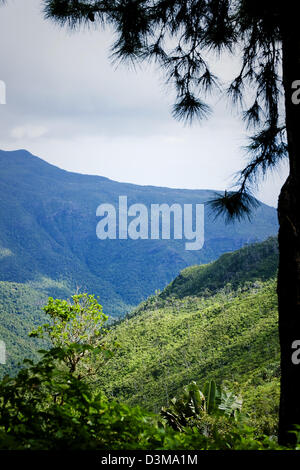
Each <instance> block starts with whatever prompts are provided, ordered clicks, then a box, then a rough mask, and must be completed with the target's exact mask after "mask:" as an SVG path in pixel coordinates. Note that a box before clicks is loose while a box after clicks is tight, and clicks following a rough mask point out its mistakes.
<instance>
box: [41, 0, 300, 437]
mask: <svg viewBox="0 0 300 470" xmlns="http://www.w3.org/2000/svg"><path fill="white" fill-rule="evenodd" d="M44 1H45V12H46V17H47V18H51V19H54V20H55V21H57V22H58V23H60V24H61V25H64V24H67V25H69V26H70V27H78V26H79V25H81V24H85V23H89V22H95V23H99V25H103V24H105V23H108V24H110V25H112V26H113V27H114V28H115V30H116V32H117V40H116V42H115V44H114V46H113V56H114V58H115V59H120V60H125V59H126V60H132V61H135V60H155V61H156V62H157V63H158V64H159V65H160V66H161V67H162V69H163V70H164V71H165V72H166V77H167V81H168V83H169V84H170V86H174V87H175V90H176V93H177V101H176V103H175V104H174V107H173V115H174V117H175V118H178V119H180V120H187V121H192V120H194V119H196V118H199V119H203V118H205V117H207V116H208V114H209V112H210V108H209V106H208V105H207V104H206V103H205V102H204V101H203V99H202V96H204V95H205V94H206V93H208V92H210V91H212V90H213V89H214V88H217V87H219V86H220V83H219V80H218V78H217V77H216V76H214V75H213V73H212V72H211V70H210V65H209V63H208V61H207V60H205V57H204V55H205V53H206V52H207V51H216V52H217V53H219V54H222V53H223V52H229V53H232V54H234V53H235V52H236V51H239V52H241V54H242V61H241V69H240V72H239V74H238V76H237V77H236V78H235V79H234V80H233V81H232V83H231V84H230V86H229V88H228V89H227V93H228V95H229V96H230V97H231V98H232V100H233V103H234V104H235V105H239V106H240V107H241V108H240V109H241V117H242V119H243V120H244V121H245V123H246V126H247V127H248V128H253V135H252V136H251V137H250V138H249V139H250V140H249V146H248V152H249V163H248V164H247V166H246V167H245V168H244V169H243V170H242V171H241V172H240V175H239V177H238V179H237V181H236V182H235V185H234V186H233V189H232V190H230V191H226V192H225V194H224V195H220V194H219V195H218V197H216V199H215V200H214V201H211V205H212V207H213V208H214V209H215V210H216V211H217V213H218V214H223V215H225V216H226V217H227V218H228V219H234V218H238V219H240V218H242V217H244V216H245V215H246V216H250V213H251V210H252V209H253V208H254V207H255V206H256V205H257V204H258V201H257V200H256V199H255V197H254V196H253V190H254V189H255V185H256V184H258V182H259V177H260V176H261V175H264V174H265V173H266V172H267V170H268V169H270V168H274V167H276V166H277V165H278V163H279V162H280V161H281V160H282V159H284V158H288V159H289V167H290V173H289V176H288V178H287V181H286V182H285V184H284V186H283V187H282V190H281V194H280V197H279V203H278V218H279V225H280V229H279V250H280V261H279V274H278V298H279V334H280V344H281V370H282V377H281V404H280V423H279V428H280V433H279V440H280V442H281V443H284V444H286V443H292V442H293V440H294V437H293V434H290V433H289V431H290V430H291V429H292V428H293V425H294V424H296V423H298V424H299V423H300V400H299V399H298V390H299V385H300V374H299V367H300V365H297V363H295V364H294V363H293V362H292V360H291V356H292V353H293V349H292V347H293V346H295V345H297V343H295V340H297V338H298V337H299V336H298V335H299V334H300V211H299V199H300V134H299V130H298V123H299V116H300V106H299V104H300V92H299V87H300V40H299V33H298V18H297V15H295V11H294V8H295V7H296V2H283V1H282V0H187V1H184V2H182V1H178V0H172V1H171V0H151V1H150V0H125V1H117V0H103V1H96V0H44ZM170 39H171V40H170ZM174 44H175V46H174V47H171V45H174ZM249 90H250V91H249ZM296 362H298V361H296Z"/></svg>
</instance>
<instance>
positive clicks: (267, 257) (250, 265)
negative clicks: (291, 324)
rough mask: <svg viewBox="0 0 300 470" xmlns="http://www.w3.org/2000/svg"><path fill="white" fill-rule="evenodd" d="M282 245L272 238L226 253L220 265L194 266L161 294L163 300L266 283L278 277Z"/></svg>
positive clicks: (181, 274) (215, 263) (184, 271)
mask: <svg viewBox="0 0 300 470" xmlns="http://www.w3.org/2000/svg"><path fill="white" fill-rule="evenodd" d="M277 268H278V242H277V238H276V237H270V238H268V240H266V241H264V242H262V243H256V244H252V245H250V246H245V247H244V248H242V249H240V250H238V251H235V252H232V253H225V254H224V255H222V256H221V257H220V258H219V259H217V260H216V261H214V262H212V263H209V264H203V265H201V266H190V267H188V268H186V269H184V270H183V271H181V273H180V274H179V276H177V277H176V278H175V279H174V281H172V282H171V283H170V284H169V285H168V286H167V287H166V288H165V289H164V290H163V292H162V293H161V295H160V297H161V298H166V297H169V296H175V297H178V298H183V297H186V296H189V295H197V296H199V295H203V294H208V293H211V294H212V293H215V292H217V291H218V290H219V289H221V288H223V287H225V286H226V285H227V284H229V283H230V285H231V287H232V288H233V289H236V288H237V287H239V286H241V285H243V284H244V283H245V282H247V281H256V280H260V281H265V280H267V279H270V278H272V277H275V276H276V274H277Z"/></svg>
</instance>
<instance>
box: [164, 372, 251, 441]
mask: <svg viewBox="0 0 300 470" xmlns="http://www.w3.org/2000/svg"><path fill="white" fill-rule="evenodd" d="M203 390H204V393H203V392H201V390H200V389H199V387H198V386H197V384H196V382H194V381H193V382H191V383H190V384H189V385H187V386H185V387H184V388H183V393H182V394H181V396H180V397H179V398H178V399H177V398H175V397H174V398H172V399H171V400H170V405H169V406H168V407H167V408H165V407H162V409H161V415H162V417H163V418H164V419H165V420H166V421H167V423H168V424H169V425H170V426H171V427H172V428H173V429H175V430H176V431H181V432H182V431H184V430H185V428H186V427H190V428H193V427H196V428H197V429H199V430H200V431H201V432H203V430H205V435H208V427H207V424H208V421H209V420H207V417H208V415H213V416H215V417H219V416H222V415H224V416H227V417H228V418H231V417H233V418H234V419H237V417H238V412H239V411H241V408H242V399H241V397H238V396H236V395H234V394H233V392H231V391H229V390H227V389H226V388H220V387H219V388H217V386H216V382H215V381H214V380H210V381H209V382H207V383H206V384H205V386H204V389H203Z"/></svg>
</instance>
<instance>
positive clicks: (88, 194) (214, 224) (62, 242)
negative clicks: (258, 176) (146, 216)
mask: <svg viewBox="0 0 300 470" xmlns="http://www.w3.org/2000/svg"><path fill="white" fill-rule="evenodd" d="M124 194H126V195H127V197H128V205H131V204H133V203H143V204H145V205H146V206H147V207H150V204H153V203H157V204H163V203H167V204H169V205H171V204H173V203H174V201H176V202H177V203H179V204H194V205H195V204H196V203H197V204H199V203H205V202H206V201H208V200H209V199H211V197H212V195H213V191H206V190H199V191H190V190H183V189H182V190H181V189H168V188H154V187H147V186H137V185H133V184H126V183H117V182H114V181H111V180H109V179H107V178H104V177H100V176H88V175H80V174H75V173H70V172H67V171H63V170H61V169H59V168H57V167H55V166H53V165H49V164H48V163H46V162H44V161H43V160H41V159H39V158H37V157H34V156H33V155H31V154H30V153H28V152H26V151H23V150H20V151H15V152H4V151H0V212H1V214H2V215H1V217H0V281H5V282H18V283H25V284H27V283H28V282H35V284H36V285H39V283H40V284H42V283H43V279H44V278H47V279H52V280H54V281H56V282H59V283H63V284H64V285H65V286H67V287H68V289H69V293H68V295H70V292H76V289H77V288H80V291H81V292H88V293H90V294H95V295H96V296H99V297H100V298H101V303H102V304H103V308H104V311H105V312H106V313H107V314H109V315H110V316H114V317H116V316H119V317H120V316H123V315H124V313H126V312H128V311H130V310H131V309H132V308H133V307H134V306H136V305H137V304H138V303H139V302H141V301H142V300H144V299H145V298H147V297H148V296H149V295H151V294H153V292H155V290H156V289H163V288H164V287H165V286H166V285H167V284H168V283H169V282H170V281H171V280H172V279H174V277H175V276H177V275H178V273H179V272H180V271H181V270H182V269H183V268H185V267H187V266H190V265H193V264H200V263H208V262H210V261H212V260H215V259H216V258H217V257H218V256H220V255H221V254H222V253H225V252H227V251H231V250H235V249H238V248H240V247H241V246H243V245H244V244H245V243H247V242H254V241H261V240H264V239H265V238H266V237H268V236H270V235H274V234H276V232H277V227H278V225H277V215H276V211H275V209H274V208H271V207H268V206H266V205H264V204H262V205H261V206H260V207H259V208H258V209H257V211H256V213H255V214H253V221H252V222H253V223H250V222H249V221H244V222H242V223H238V224H236V225H234V226H227V227H226V229H225V224H224V221H223V220H222V219H218V220H216V221H214V216H213V215H211V214H210V213H209V211H208V210H206V211H205V245H204V247H203V249H201V250H199V251H187V250H185V247H184V243H185V241H184V240H118V239H117V240H101V241H100V240H99V239H98V238H97V237H96V225H97V223H98V221H99V218H97V217H96V209H97V207H98V206H99V204H102V203H110V204H114V205H115V207H116V208H117V207H118V197H119V195H124ZM128 273H130V275H128ZM49 295H52V294H51V293H50V294H49ZM55 295H56V294H55ZM57 295H58V296H59V297H61V298H63V297H64V295H63V294H62V293H58V294H57Z"/></svg>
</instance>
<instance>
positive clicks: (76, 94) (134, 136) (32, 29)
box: [0, 0, 287, 206]
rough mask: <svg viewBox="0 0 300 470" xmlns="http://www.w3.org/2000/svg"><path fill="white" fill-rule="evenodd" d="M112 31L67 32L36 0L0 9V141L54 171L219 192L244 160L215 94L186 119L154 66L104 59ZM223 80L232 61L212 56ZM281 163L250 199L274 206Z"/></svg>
mask: <svg viewBox="0 0 300 470" xmlns="http://www.w3.org/2000/svg"><path fill="white" fill-rule="evenodd" d="M113 39H114V33H113V31H111V30H109V29H106V30H105V31H103V30H100V29H99V28H98V29H97V28H96V27H95V26H92V27H91V28H89V29H87V28H82V29H80V30H79V31H70V30H68V29H67V28H61V27H60V26H58V25H56V24H54V23H53V22H51V21H49V20H45V19H44V16H43V11H42V1H41V0H26V1H24V0H7V5H6V6H5V7H1V8H0V81H3V82H5V84H6V104H5V105H2V104H0V148H1V149H2V150H15V149H20V148H23V149H26V150H28V151H30V152H31V153H33V154H34V155H37V156H39V157H40V158H42V159H43V160H46V161H47V162H49V163H52V164H54V165H56V166H58V167H60V168H63V169H65V170H69V171H75V172H79V173H85V174H95V175H101V176H105V177H108V178H110V179H113V180H116V181H121V182H130V183H135V184H141V185H154V186H167V187H172V188H187V189H215V190H224V189H226V188H229V187H230V186H231V183H232V180H233V177H234V175H235V174H236V173H237V172H238V171H239V170H240V169H241V168H243V166H244V165H245V163H246V161H247V160H246V156H245V151H244V150H243V148H242V147H243V146H244V145H245V143H246V131H245V128H244V126H243V124H242V123H241V119H240V117H239V115H238V114H237V113H236V112H234V111H233V110H232V107H231V105H230V103H228V101H227V100H226V99H223V98H222V97H221V96H214V97H212V98H211V104H212V105H213V110H214V113H213V115H212V116H211V117H210V118H209V119H208V120H206V121H203V122H201V123H199V122H197V123H195V124H193V125H192V126H185V125H184V124H183V123H181V122H178V121H175V120H174V119H173V117H172V115H171V108H172V104H173V102H174V95H173V93H172V91H171V90H170V88H169V87H167V86H166V84H165V81H164V77H163V74H162V72H161V71H159V70H158V69H157V67H155V66H153V65H149V64H141V65H140V66H138V67H136V68H135V69H133V68H130V67H129V66H128V65H125V64H122V65H118V66H117V65H116V64H113V62H112V60H111V59H110V54H111V52H110V48H111V45H112V43H113ZM211 60H212V64H213V70H214V71H215V72H216V73H218V74H219V75H220V76H221V77H222V78H223V80H224V82H225V83H226V82H228V81H229V80H230V78H231V77H233V76H234V74H235V72H237V70H238V64H239V62H238V59H237V58H230V57H224V58H222V60H217V58H215V57H213V58H211ZM286 176H287V167H286V166H283V167H281V168H280V169H278V170H277V171H276V173H274V174H271V175H270V176H269V177H268V178H267V180H266V181H265V182H264V183H263V184H262V185H260V189H259V191H258V192H256V196H257V197H258V198H259V199H260V200H262V201H263V202H265V203H266V204H269V205H272V206H276V205H277V199H278V194H279V191H280V187H281V186H282V184H283V182H284V180H285V178H286Z"/></svg>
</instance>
